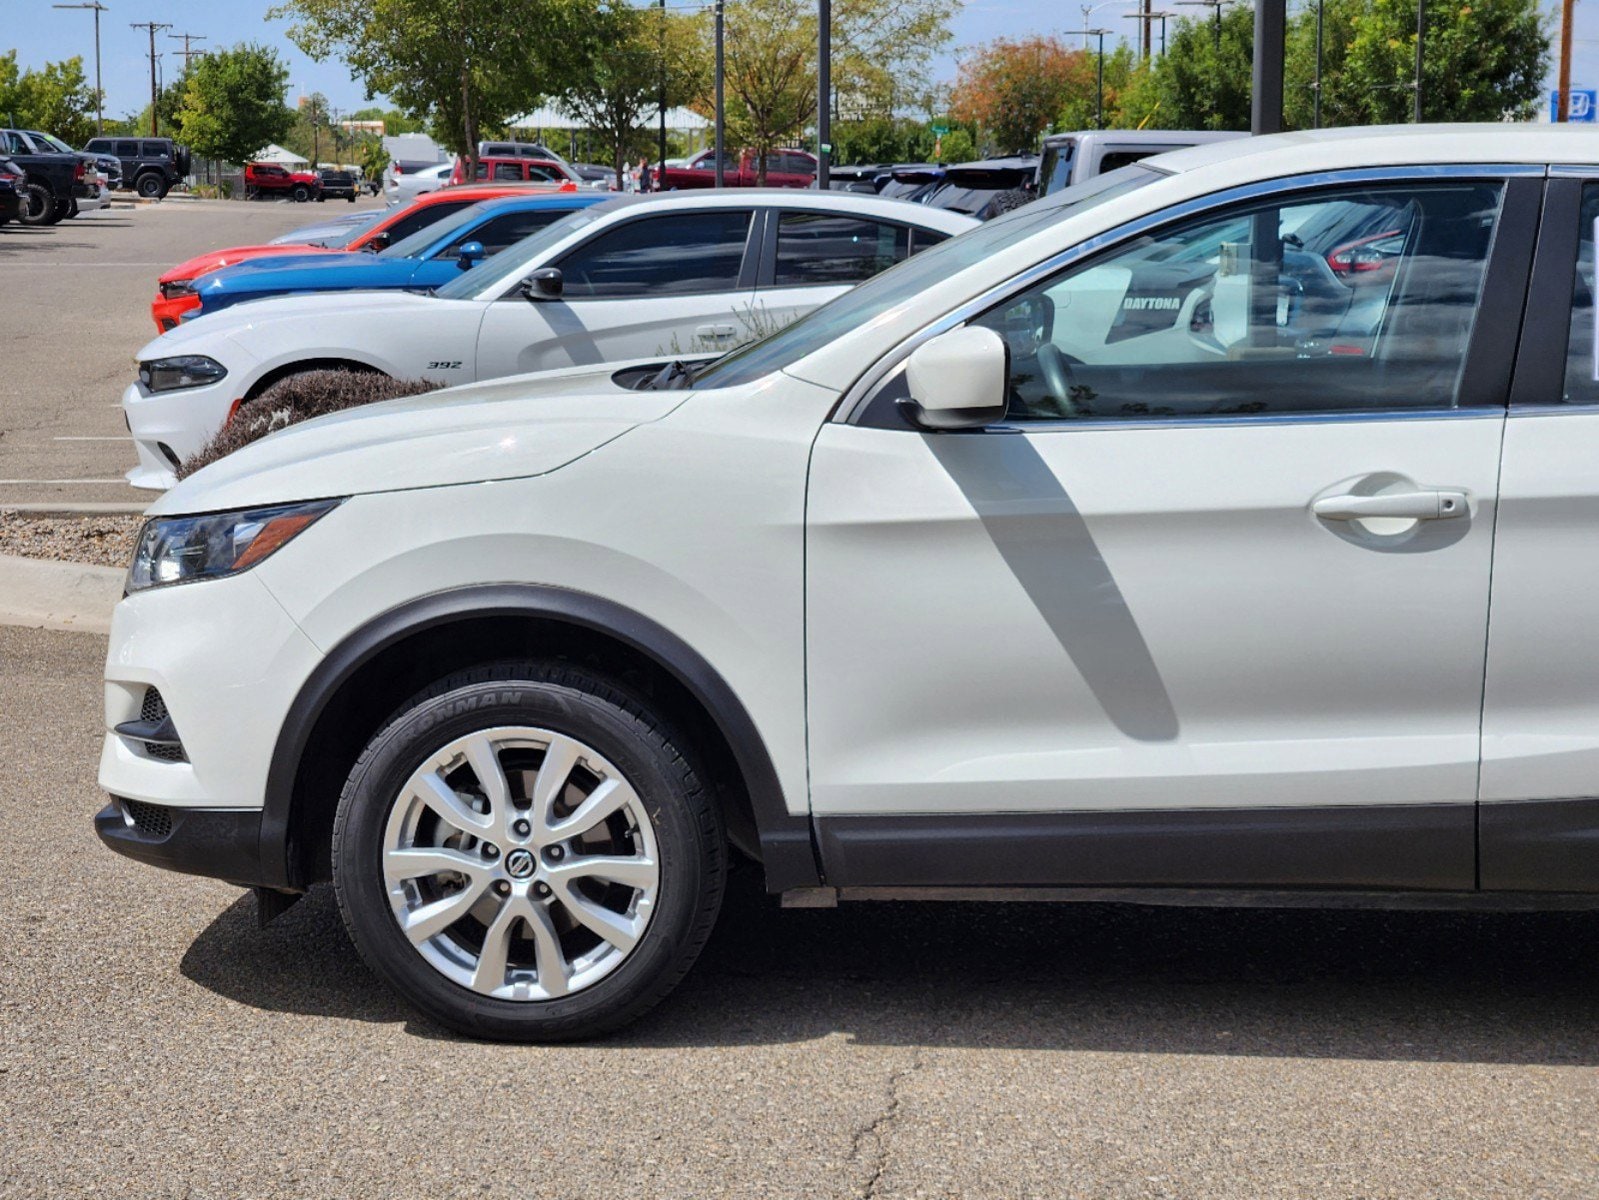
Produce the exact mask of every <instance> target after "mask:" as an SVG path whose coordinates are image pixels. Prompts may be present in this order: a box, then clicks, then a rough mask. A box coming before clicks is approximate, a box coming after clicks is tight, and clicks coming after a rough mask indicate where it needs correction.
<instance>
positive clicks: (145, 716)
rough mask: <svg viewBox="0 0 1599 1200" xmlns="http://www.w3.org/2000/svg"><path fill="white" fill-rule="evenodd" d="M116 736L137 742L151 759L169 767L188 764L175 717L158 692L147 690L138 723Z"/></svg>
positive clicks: (145, 690)
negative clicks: (175, 724) (183, 763)
mask: <svg viewBox="0 0 1599 1200" xmlns="http://www.w3.org/2000/svg"><path fill="white" fill-rule="evenodd" d="M117 732H118V733H120V734H122V735H123V736H124V737H131V738H134V739H136V740H137V741H138V742H139V745H140V747H141V748H142V749H143V750H144V752H145V754H147V755H149V756H150V757H151V758H154V759H158V760H159V761H161V762H170V763H181V762H188V761H189V756H188V754H187V753H186V752H185V751H184V749H183V743H182V742H180V741H179V740H178V731H177V729H176V728H175V727H174V726H173V724H172V715H171V714H170V713H169V712H167V702H166V701H165V700H164V699H162V698H161V693H160V692H159V691H158V690H156V689H155V688H145V689H144V700H143V702H142V703H140V705H139V720H138V723H137V724H134V723H132V722H129V723H127V724H123V725H119V726H117ZM152 739H156V740H152Z"/></svg>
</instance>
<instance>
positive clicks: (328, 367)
mask: <svg viewBox="0 0 1599 1200" xmlns="http://www.w3.org/2000/svg"><path fill="white" fill-rule="evenodd" d="M308 371H360V372H363V373H365V374H370V375H389V374H390V372H388V371H386V370H384V369H383V368H382V367H380V366H378V365H377V364H376V363H370V362H363V361H362V360H360V359H357V358H350V357H347V356H346V357H342V358H341V357H325V358H297V359H295V360H294V361H293V362H286V363H280V364H278V365H277V366H275V367H273V368H271V369H270V370H268V371H265V372H263V373H262V375H261V377H260V378H259V379H257V380H256V381H255V382H254V383H252V384H251V385H250V388H249V390H248V391H247V392H246V393H245V395H244V400H245V401H246V402H248V401H251V400H254V399H255V398H256V397H258V396H259V395H260V394H261V393H262V392H264V391H266V390H267V388H269V387H271V386H272V385H273V384H274V383H278V382H279V381H281V380H284V379H287V378H289V377H290V376H291V375H303V374H305V373H306V372H308Z"/></svg>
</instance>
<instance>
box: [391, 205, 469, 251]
mask: <svg viewBox="0 0 1599 1200" xmlns="http://www.w3.org/2000/svg"><path fill="white" fill-rule="evenodd" d="M471 203H472V201H470V200H459V201H455V202H454V203H451V202H449V201H440V202H439V203H438V204H425V205H423V206H422V207H421V208H419V209H417V210H416V211H415V212H413V213H407V214H406V215H405V216H403V217H401V218H400V219H399V220H398V221H396V222H394V224H392V225H390V226H389V228H388V235H389V245H390V246H396V245H398V244H399V243H400V241H401V240H402V239H404V238H408V237H410V236H411V235H412V234H413V233H415V232H416V231H417V230H418V229H426V228H427V227H428V226H429V225H431V224H433V222H435V221H439V220H443V219H444V218H445V217H447V216H449V215H450V214H451V213H453V212H459V211H460V210H461V209H463V208H465V207H466V206H467V205H469V204H471Z"/></svg>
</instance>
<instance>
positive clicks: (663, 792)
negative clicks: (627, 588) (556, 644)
mask: <svg viewBox="0 0 1599 1200" xmlns="http://www.w3.org/2000/svg"><path fill="white" fill-rule="evenodd" d="M685 754H686V747H685V746H684V745H683V744H682V743H681V742H680V741H679V740H678V739H677V737H676V735H675V734H674V733H673V732H672V731H671V730H670V728H669V727H668V726H667V725H666V724H664V722H663V720H662V718H661V717H660V716H659V715H657V714H655V713H653V712H651V711H650V710H649V709H648V708H646V707H645V706H643V705H641V704H640V703H639V702H638V701H637V700H635V699H634V698H633V697H631V696H629V695H627V694H626V693H623V692H621V691H619V690H617V689H616V688H615V687H613V686H612V685H611V684H610V683H608V682H607V681H605V680H604V679H602V678H600V677H598V676H593V675H590V674H588V673H586V672H584V671H581V670H577V669H574V668H571V667H565V666H557V665H553V664H544V663H501V664H497V665H494V666H491V667H483V668H478V669H475V670H472V671H468V672H462V673H460V674H457V675H454V676H452V677H450V678H448V679H445V680H443V681H441V682H440V683H438V684H436V685H435V686H434V687H432V688H430V689H428V690H427V691H426V692H424V693H422V694H421V695H420V696H417V697H416V698H414V699H413V700H412V701H410V702H409V703H408V704H407V705H406V706H405V707H404V709H403V710H402V711H401V713H400V715H399V716H398V717H396V718H395V719H394V721H393V722H392V723H391V724H390V725H389V726H388V727H387V728H386V729H384V730H383V731H382V732H381V733H379V734H378V736H377V737H376V738H374V739H373V741H372V742H371V744H370V745H369V746H368V747H367V749H366V751H365V753H363V754H362V756H361V758H360V760H359V761H358V762H357V763H356V765H355V768H354V770H353V771H352V772H351V774H350V777H349V780H348V781H347V782H346V784H345V788H344V793H343V795H342V796H341V798H340V801H339V808H338V814H337V816H336V818H335V822H334V829H333V877H334V886H335V888H336V890H337V893H338V898H339V907H340V911H341V912H342V913H343V915H344V920H345V923H346V925H347V926H348V928H349V931H350V936H351V938H352V939H353V940H354V941H355V944H356V947H357V949H359V950H360V952H361V955H362V957H363V958H365V959H366V961H367V963H368V964H369V965H370V966H371V967H372V969H373V970H374V971H375V972H376V973H377V974H378V975H379V976H380V977H382V978H383V979H384V980H385V981H387V982H388V983H389V985H390V986H392V987H393V988H394V989H395V990H396V991H398V992H399V993H401V994H402V995H403V996H404V997H405V998H406V999H408V1000H409V1001H410V1002H411V1003H412V1004H414V1005H416V1006H417V1007H418V1008H419V1009H421V1010H422V1011H423V1012H424V1013H426V1014H427V1015H429V1016H430V1017H432V1018H433V1019H434V1020H436V1021H438V1022H439V1023H441V1024H443V1025H446V1026H448V1027H449V1028H451V1029H454V1030H457V1031H459V1032H461V1033H465V1034H467V1035H469V1036H473V1037H487V1038H495V1039H500V1040H506V1041H526V1042H544V1041H565V1040H571V1039H575V1038H586V1037H592V1036H595V1035H597V1034H601V1033H604V1032H607V1031H609V1030H612V1029H615V1028H617V1027H619V1026H621V1025H624V1024H626V1023H627V1022H629V1021H631V1020H633V1019H634V1018H636V1017H638V1016H639V1015H640V1014H642V1013H643V1012H645V1011H646V1010H648V1009H649V1008H651V1007H652V1006H654V1005H655V1004H656V1003H657V1002H658V1001H660V1000H661V999H662V998H663V997H664V996H665V995H666V993H667V992H669V991H670V990H671V989H672V988H673V987H674V986H675V985H676V984H677V982H678V981H679V980H680V979H681V978H682V977H683V975H684V974H685V973H686V972H687V971H688V969H689V968H690V967H691V966H692V965H693V963H694V960H695V959H696V958H697V957H698V955H699V952H700V949H701V948H702V947H703V946H704V944H705V942H706V939H707V938H708V937H709V936H710V932H711V928H712V926H713V925H714V924H715V921H716V915H717V911H718V909H719V908H720V906H721V900H722V890H723V883H724V878H725V875H726V869H727V866H726V861H727V860H726V848H725V841H724V838H723V833H722V823H721V817H720V813H719V810H718V809H717V808H716V806H715V804H714V802H713V801H712V799H711V797H710V796H709V794H708V793H707V791H706V789H705V787H704V786H703V785H702V783H701V781H700V779H699V776H698V775H697V774H696V772H695V770H694V767H693V766H692V765H691V762H690V760H689V758H688V757H686V756H685Z"/></svg>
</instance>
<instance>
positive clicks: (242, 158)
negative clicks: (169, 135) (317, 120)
mask: <svg viewBox="0 0 1599 1200" xmlns="http://www.w3.org/2000/svg"><path fill="white" fill-rule="evenodd" d="M288 82H289V72H288V70H287V69H286V68H285V67H284V65H283V64H282V62H280V61H279V59H278V55H277V52H276V51H275V50H273V49H272V48H271V47H270V46H260V45H256V44H254V43H245V42H240V43H239V44H238V45H236V46H234V47H233V48H232V49H231V50H214V51H212V52H211V53H209V54H206V55H202V56H200V57H197V58H196V59H195V60H194V67H193V69H192V70H191V71H190V73H189V82H188V87H187V88H186V90H185V91H184V93H183V107H182V108H181V109H179V111H178V117H179V119H180V120H181V121H182V129H183V137H184V140H185V141H186V142H188V144H189V146H190V148H191V149H192V150H193V151H194V153H195V154H197V155H199V156H200V157H201V158H216V159H221V160H222V161H224V162H234V163H242V162H248V161H249V160H250V158H251V156H253V155H254V154H256V153H257V152H258V151H260V150H261V149H262V148H263V147H265V146H267V145H268V144H269V143H272V142H277V141H281V140H282V139H283V138H285V137H287V136H288V133H289V130H290V129H292V128H293V127H294V114H293V113H292V112H290V111H289V109H288V108H286V107H285V106H284V104H283V90H284V88H285V87H287V86H288Z"/></svg>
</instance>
